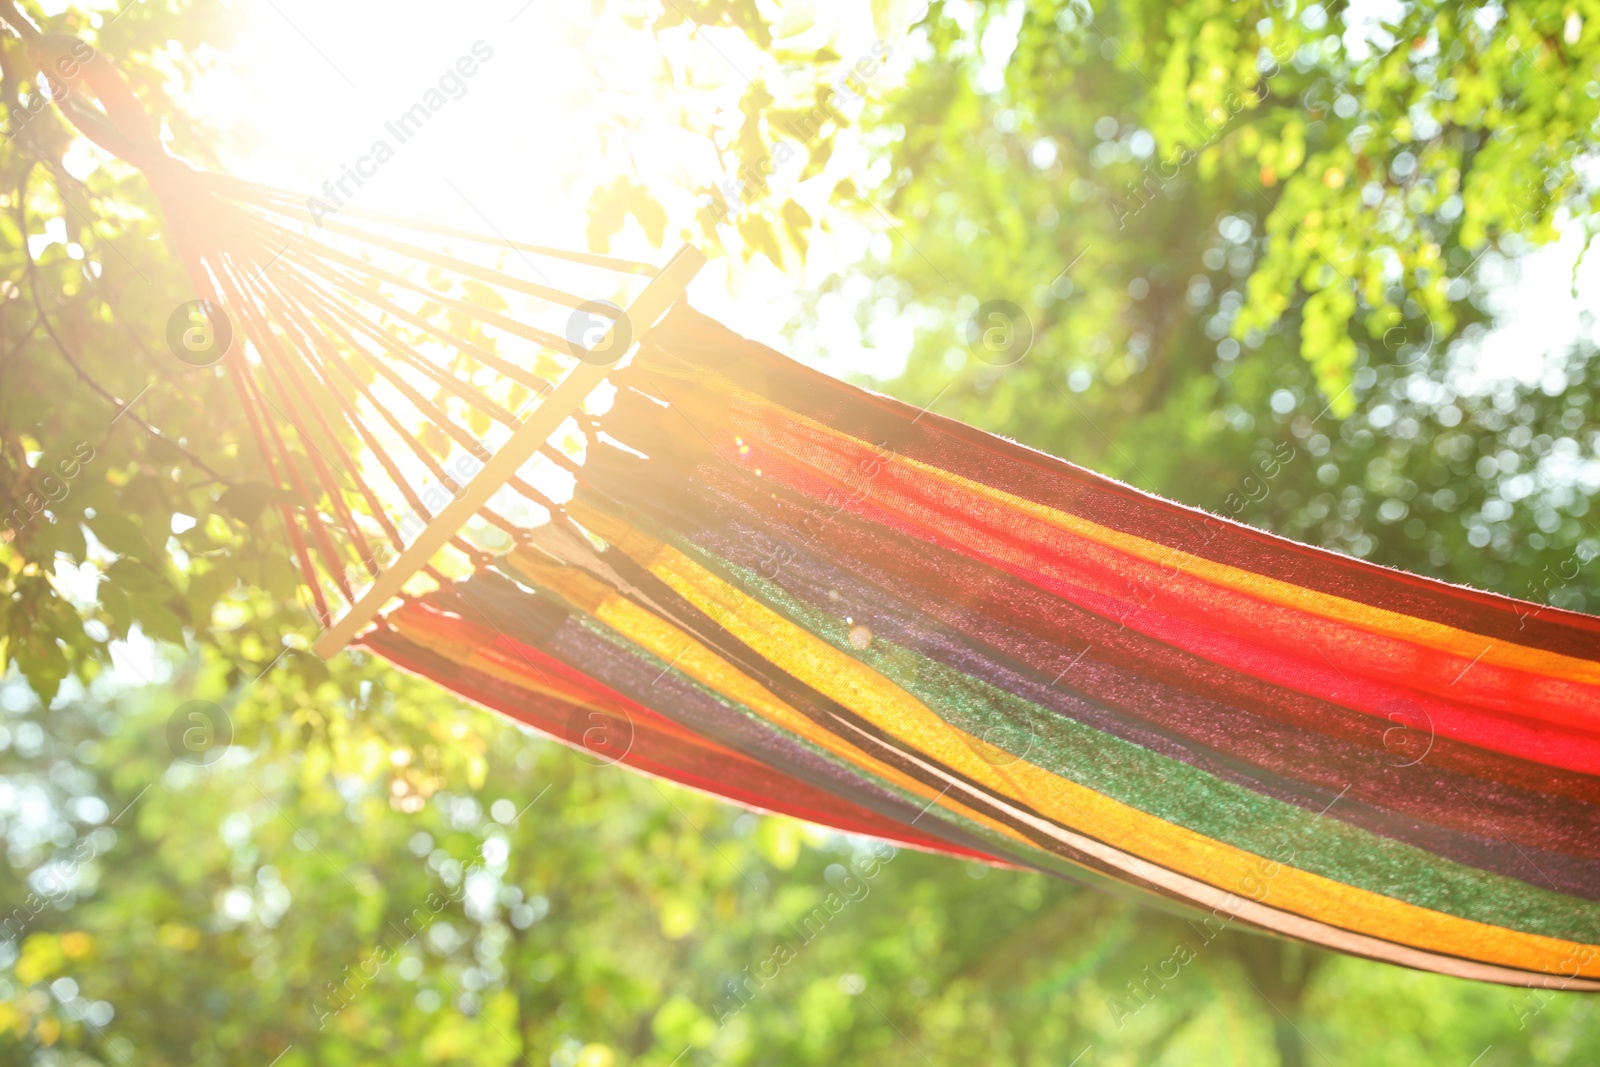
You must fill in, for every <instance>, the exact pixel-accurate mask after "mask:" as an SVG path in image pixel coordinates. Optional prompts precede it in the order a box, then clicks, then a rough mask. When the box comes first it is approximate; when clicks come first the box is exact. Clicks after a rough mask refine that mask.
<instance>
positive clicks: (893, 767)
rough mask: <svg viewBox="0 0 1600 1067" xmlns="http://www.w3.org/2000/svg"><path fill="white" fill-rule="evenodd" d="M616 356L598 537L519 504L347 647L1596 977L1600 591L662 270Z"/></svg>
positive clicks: (1072, 850)
mask: <svg viewBox="0 0 1600 1067" xmlns="http://www.w3.org/2000/svg"><path fill="white" fill-rule="evenodd" d="M613 380H614V381H615V382H616V384H617V385H618V386H619V387H620V392H619V394H618V397H617V400H616V405H615V407H614V409H613V410H612V411H611V412H610V413H609V414H608V415H607V416H605V417H604V418H603V419H602V420H601V426H600V429H601V430H602V431H603V432H602V433H599V434H597V435H596V437H595V438H594V439H593V442H592V444H591V447H590V450H589V453H588V455H587V457H586V460H585V462H584V464H583V473H582V475H581V477H580V478H579V486H578V489H577V493H576V496H575V498H574V499H573V501H572V502H571V503H570V504H569V505H568V506H567V512H568V514H569V515H570V516H571V517H572V519H573V520H574V521H575V522H576V523H577V524H578V525H580V526H581V527H582V528H583V530H585V531H587V532H588V533H590V534H591V535H593V536H594V537H595V538H596V539H598V540H600V541H603V543H604V545H605V547H604V548H603V549H596V548H595V547H593V545H592V544H591V542H590V541H589V540H586V539H584V538H582V537H579V536H576V535H573V534H571V533H568V532H566V531H565V529H564V528H563V527H561V526H559V525H553V526H549V527H545V528H542V529H539V530H534V531H531V533H532V536H531V538H530V540H529V542H528V543H527V544H526V545H525V546H523V547H521V548H519V549H518V550H517V551H514V552H512V553H510V554H508V555H506V556H504V557H502V558H500V559H499V560H497V561H496V563H495V565H494V567H493V568H492V569H491V570H489V571H487V572H485V573H482V574H479V575H477V576H475V577H473V578H472V579H470V580H469V581H467V582H465V583H461V586H460V588H459V589H452V590H447V591H441V592H439V593H436V594H434V595H431V596H427V597H424V598H422V599H420V600H417V601H415V602H412V603H408V604H406V605H405V606H404V607H403V608H401V609H400V610H398V611H396V612H393V613H392V614H390V615H389V616H388V618H387V624H386V625H385V626H383V627H381V628H379V629H377V630H376V631H374V632H373V633H371V634H369V635H367V636H366V637H365V638H364V643H365V644H366V645H367V646H368V647H370V648H372V649H374V650H375V651H377V652H379V653H381V654H382V655H384V656H385V657H387V658H388V659H390V660H392V661H393V662H395V663H397V664H399V665H401V666H403V667H406V668H408V669H410V670H413V671H416V672H417V673H419V674H423V675H425V676H427V677H429V678H433V679H435V680H437V681H438V682H440V683H441V684H443V685H445V686H448V687H449V688H451V689H454V690H456V691H457V692H460V693H462V694H464V695H466V696H468V697H470V698H472V699H474V700H476V701H478V702H480V703H482V704H485V705H487V706H489V707H491V708H495V709H497V710H499V711H502V712H505V713H506V714H509V715H511V716H513V717H515V718H517V719H519V720H521V721H523V722H526V723H529V724H530V725H533V726H535V727H537V728H539V729H542V730H544V731H545V732H547V733H550V734H552V735H554V736H556V737H559V738H561V739H563V740H565V741H568V742H569V743H572V744H575V745H577V746H579V747H584V748H587V749H588V750H589V751H591V752H593V753H595V754H596V755H598V756H603V757H604V758H607V759H610V760H620V761H621V762H623V763H626V764H628V765H630V766H634V767H637V768H639V769H641V770H647V771H649V772H651V773H654V774H658V775H661V776H663V777H666V778H671V779H673V780H676V781H680V782H684V783H686V784H689V785H693V786H696V787H698V788H701V789H705V790H708V791H710V792H713V793H716V794H719V795H721V796H725V797H727V798H729V799H731V800H734V801H737V802H739V803H743V804H749V805H754V806H756V807H759V808H764V809H767V810H771V811H780V812H787V813H790V814H795V815H799V816H801V817H803V818H807V819H812V820H814V821H818V822H822V823H825V824H829V825H833V826H839V827H841V828H847V829H852V830H859V831H862V832H866V833H873V834H878V835H880V836H883V837H887V838H891V839H896V840H900V841H905V842H908V843H912V844H915V845H918V846H920V847H925V848H926V847H934V848H938V849H942V850H945V851H951V852H958V853H962V854H969V855H970V854H973V853H977V854H981V855H985V856H988V857H992V858H994V859H998V860H1000V861H1003V862H1006V863H1013V864H1019V865H1027V866H1031V867H1037V868H1042V869H1045V870H1050V871H1057V872H1060V873H1064V874H1070V875H1075V876H1080V877H1081V876H1083V874H1084V872H1085V871H1087V872H1093V874H1095V875H1099V876H1103V878H1104V879H1106V880H1108V881H1115V882H1121V883H1127V884H1132V885H1135V886H1139V887H1141V888H1143V889H1145V890H1148V891H1150V892H1153V893H1155V894H1159V895H1160V896H1163V897H1167V898H1170V899H1172V900H1176V901H1181V902H1184V903H1186V904H1190V905H1193V906H1195V907H1197V908H1200V909H1202V910H1203V911H1204V912H1206V913H1208V916H1207V918H1206V919H1205V920H1204V922H1205V924H1206V926H1207V927H1208V928H1211V927H1215V926H1216V925H1218V924H1220V923H1226V922H1229V921H1231V920H1233V919H1237V920H1239V921H1241V922H1244V923H1247V924H1249V925H1252V926H1256V927H1259V928H1261V929H1265V930H1270V931H1274V932H1276V933H1279V934H1283V935H1287V936H1291V937H1296V938H1300V939H1302V940H1305V941H1309V942H1312V943H1315V944H1319V945H1324V946H1327V947H1330V948H1335V949H1339V950H1341V951H1345V952H1350V953H1354V954H1357V955H1362V956H1368V957H1372V958H1374V959H1381V960H1388V961H1391V962H1395V963H1403V964H1408V965H1411V966H1414V967H1422V968H1427V969H1430V970H1437V971H1442V972H1445V973H1449V974H1455V975H1461V976H1464V977H1472V978H1480V979H1489V980H1494V981H1502V982H1514V983H1528V982H1530V981H1535V980H1536V981H1548V982H1551V983H1552V984H1557V985H1563V986H1565V987H1566V988H1584V989H1593V988H1596V987H1597V986H1600V982H1596V981H1594V979H1600V949H1597V948H1596V946H1597V945H1600V835H1596V833H1595V830H1596V828H1597V825H1600V824H1597V822H1596V813H1597V811H1600V808H1597V806H1596V805H1597V804H1600V779H1597V778H1596V777H1595V774H1596V772H1597V770H1600V733H1597V731H1596V727H1597V726H1600V620H1597V619H1594V618H1591V617H1589V616H1585V615H1578V614H1574V613H1570V612H1563V611H1558V610H1555V609H1551V608H1541V607H1535V606H1533V605H1528V604H1523V603H1520V602H1518V601H1514V600H1510V599H1507V598H1503V597H1498V596H1493V595H1490V594H1486V593H1480V592H1476V591H1473V590H1468V589H1462V588H1458V587H1454V586H1449V585H1445V584H1443V583H1440V582H1436V581H1431V580H1428V579H1424V578H1418V577H1414V576H1411V575H1407V574H1402V573H1399V572H1395V571H1391V570H1385V569H1383V568H1380V567H1376V566H1372V565H1370V564H1367V563H1363V562H1361V561H1360V560H1356V559H1351V558H1349V557H1345V556H1340V555H1337V554H1334V553H1331V552H1327V551H1324V550H1321V549H1316V548H1310V547H1307V546H1303V545H1298V544H1294V543H1292V542H1289V541H1286V540H1283V539H1282V538H1278V537H1273V536H1271V535H1269V534H1265V533H1261V532H1259V531H1256V530H1253V529H1250V528H1248V527H1245V526H1240V525H1237V524H1235V523H1231V522H1227V521H1225V520H1222V519H1218V518H1215V517H1213V516H1210V515H1207V514H1205V513H1203V512H1198V511H1194V510H1191V509H1188V508H1184V507H1181V506H1179V505H1176V504H1173V503H1170V502H1168V501H1165V500H1161V499H1159V498H1156V497H1152V496H1149V495H1147V494H1144V493H1141V492H1138V491H1136V490H1133V489H1131V488H1129V487H1127V486H1124V485H1120V484H1118V483H1116V482H1113V481H1110V480H1108V479H1105V478H1101V477H1099V476H1097V475H1094V474H1092V473H1090V472H1087V471H1084V470H1082V469H1080V468H1076V467H1073V466H1071V465H1070V464H1067V463H1063V462H1061V461H1059V460H1055V459H1052V458H1051V457H1049V456H1046V455H1043V454H1040V453H1037V452H1033V451H1030V450H1028V449H1025V448H1022V447H1021V446H1018V445H1016V444H1013V443H1011V442H1008V441H1005V440H1002V439H1000V438H996V437H992V436H990V435H988V434H984V433H981V432H979V431H977V430H974V429H971V428H970V427H966V426H963V425H961V424H959V423H956V422H952V421H950V420H947V419H943V418H941V417H939V416H937V415H934V414H931V413H924V412H919V411H918V410H917V409H915V408H911V407H908V406H906V405H903V404H900V403H898V402H896V401H894V400H890V399H888V398H885V397H880V396H876V395H873V394H870V393H867V392H865V391H863V390H860V389H857V388H854V387H852V386H849V385H846V384H843V383H840V382H838V381H834V380H832V379H830V378H827V377H825V376H822V375H820V374H816V373H814V372H811V371H809V370H807V369H805V368H803V367H801V366H799V365H798V364H795V363H793V362H791V361H789V360H787V359H785V358H783V357H782V356H780V355H778V354H777V353H775V352H773V351H771V350H770V349H767V348H764V347H762V346H760V345H757V344H754V343H752V342H749V341H746V340H743V339H741V338H739V337H737V336H735V335H733V334H731V333H730V332H728V331H727V330H726V329H724V328H722V327H721V326H719V325H718V324H717V323H715V322H713V321H711V320H709V319H706V318H704V317H702V316H700V315H697V314H695V313H694V312H692V311H690V310H688V309H686V308H683V307H681V306H680V307H679V308H677V309H675V310H674V311H673V312H672V313H671V314H670V315H669V316H668V318H667V319H666V321H665V322H663V323H662V324H661V325H659V326H657V327H656V328H655V329H654V330H653V331H652V332H651V333H650V335H649V337H648V338H647V340H646V343H645V344H644V345H643V346H642V350H641V352H640V354H639V356H638V358H637V359H636V360H635V361H634V362H633V363H632V364H631V365H630V366H628V367H627V368H626V369H624V370H623V371H620V372H617V373H615V374H614V375H613ZM464 599H465V601H470V606H468V604H467V603H465V602H464ZM574 709H577V710H576V711H575V710H574ZM834 798H843V799H844V800H845V801H847V803H844V804H841V803H840V802H839V801H838V800H835V799H834ZM930 839H931V840H930Z"/></svg>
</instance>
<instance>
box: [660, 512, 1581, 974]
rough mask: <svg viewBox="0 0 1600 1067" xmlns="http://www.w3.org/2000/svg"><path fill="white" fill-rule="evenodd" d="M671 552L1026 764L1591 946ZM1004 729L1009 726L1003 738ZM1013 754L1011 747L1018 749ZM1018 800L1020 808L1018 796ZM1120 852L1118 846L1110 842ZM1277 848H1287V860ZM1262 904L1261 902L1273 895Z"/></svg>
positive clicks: (1354, 881)
mask: <svg viewBox="0 0 1600 1067" xmlns="http://www.w3.org/2000/svg"><path fill="white" fill-rule="evenodd" d="M669 536H670V537H671V540H672V542H673V544H674V545H675V546H676V547H678V548H679V549H680V550H682V551H684V552H686V553H688V554H690V555H691V556H692V557H693V558H694V559H695V560H696V561H697V562H699V563H700V564H701V565H702V566H704V567H706V568H707V569H708V570H711V571H713V572H714V573H717V574H719V575H720V576H721V577H723V578H724V579H725V580H727V581H728V582H730V583H731V584H733V585H735V586H736V587H737V588H740V589H742V590H744V591H745V592H746V593H747V594H748V595H750V596H752V597H754V598H755V599H757V600H758V601H760V602H761V603H763V604H765V605H766V606H767V607H769V608H770V609H772V610H773V611H775V612H777V613H778V614H780V615H782V616H784V617H785V618H787V619H788V620H789V621H790V622H791V623H793V624H794V625H796V626H798V627H799V628H800V629H802V630H805V631H807V632H808V633H811V634H813V635H815V636H816V637H818V638H820V639H821V640H823V641H826V642H827V643H828V644H830V645H832V646H833V647H834V648H836V649H838V650H839V651H840V652H842V653H844V654H846V655H848V656H851V657H852V658H854V659H856V660H858V661H860V662H861V663H864V664H866V665H867V666H869V667H871V668H872V669H873V670H875V671H877V672H878V673H879V674H882V675H883V676H884V677H886V678H888V679H890V680H891V681H893V682H894V683H895V684H896V685H898V686H900V687H901V688H902V689H904V690H906V691H907V692H908V693H911V694H912V695H913V696H915V697H917V699H919V700H921V701H922V702H923V703H924V704H926V705H927V706H928V707H929V708H931V709H932V710H934V711H935V712H936V713H938V714H939V715H940V716H941V717H942V718H944V719H945V721H946V722H949V723H951V724H952V725H954V726H956V727H958V728H960V729H962V730H964V731H966V732H967V733H969V734H973V735H974V736H978V737H984V736H985V732H986V731H989V730H991V729H992V728H996V727H998V728H999V729H998V730H996V731H995V732H994V733H991V734H990V735H989V736H988V738H987V739H988V740H990V741H992V742H994V743H996V744H997V746H999V747H1004V741H1005V731H1006V729H1008V728H1009V730H1010V731H1011V734H1012V736H1015V735H1016V731H1017V728H1018V727H1021V729H1022V731H1023V736H1027V735H1030V734H1031V735H1032V736H1033V737H1035V738H1037V739H1038V740H1037V742H1036V743H1035V744H1034V746H1033V749H1032V751H1028V752H1026V755H1027V758H1028V762H1030V763H1033V764H1035V765H1036V766H1039V767H1041V768H1043V769H1045V770H1048V771H1050V772H1052V773H1054V774H1057V775H1060V776H1061V777H1063V778H1066V779H1069V780H1071V781H1073V782H1076V783H1078V784H1080V785H1083V786H1086V787H1088V788H1090V789H1093V790H1094V791H1095V792H1097V793H1100V794H1102V795H1104V796H1107V797H1110V798H1112V799H1114V800H1117V801H1120V802H1121V803H1124V804H1127V805H1129V806H1130V807H1134V808H1137V809H1139V810H1140V811H1144V812H1147V813H1149V814H1151V815H1155V816H1157V817H1158V818H1161V819H1164V820H1166V821H1168V822H1171V823H1174V824H1176V825H1178V826H1182V827H1184V828H1186V829H1189V830H1192V831H1194V832H1196V833H1199V834H1203V835H1205V836H1206V837H1209V838H1212V839H1214V840H1217V841H1221V842H1225V843H1227V844H1229V845H1232V846H1234V847H1236V848H1239V849H1243V850H1245V851H1247V852H1251V853H1254V854H1255V855H1258V856H1262V857H1264V858H1268V859H1273V860H1282V859H1284V858H1287V857H1288V856H1290V855H1292V856H1293V858H1294V863H1293V866H1295V867H1297V868H1299V869H1301V870H1304V871H1308V872H1311V873H1314V874H1319V875H1322V876H1323V877H1326V878H1330V879H1333V880H1335V881H1338V882H1342V883H1344V884H1346V885H1350V886H1355V887H1358V888H1361V889H1365V890H1368V891H1370V892H1374V893H1380V894H1383V895H1385V896H1389V897H1392V898H1394V899H1396V900H1403V901H1405V902H1407V903H1410V904H1415V905H1418V906H1419V907H1424V908H1430V909H1432V910H1434V911H1439V912H1443V913H1445V914H1447V915H1455V916H1458V917H1460V918H1463V919H1470V920H1473V921H1476V922H1481V923H1485V924H1488V925H1493V926H1501V927H1505V928H1507V929H1512V930H1520V931H1523V932H1527V933H1536V934H1543V935H1545V936H1548V937H1558V938H1563V939H1567V940H1572V941H1579V942H1589V941H1593V940H1595V935H1596V931H1597V930H1600V904H1597V903H1596V902H1594V901H1588V900H1583V899H1581V898H1578V897H1573V896H1569V895H1567V894H1564V893H1558V892H1553V891H1551V890H1548V889H1543V888H1540V887H1538V886H1534V885H1530V884H1528V883H1526V882H1522V881H1519V880H1517V879H1514V878H1508V877H1506V876H1504V875H1500V874H1496V873H1493V872H1490V871H1484V870H1480V869H1478V868H1475V867H1470V866H1467V865H1466V864H1462V863H1458V862H1456V861H1454V860H1450V859H1446V858H1445V857H1442V856H1439V855H1437V854H1435V853H1432V852H1429V851H1427V850H1426V849H1422V848H1418V847H1417V846H1414V845H1410V844H1407V843H1405V842H1401V841H1395V840H1393V839H1391V838H1387V837H1383V836H1381V835H1379V834H1374V833H1372V832H1370V831H1368V830H1364V829H1362V828H1360V827H1357V826H1352V825H1350V824H1349V823H1345V822H1342V821H1340V820H1339V819H1336V818H1323V817H1321V816H1319V815H1317V814H1316V813H1313V812H1309V811H1306V810H1305V809H1303V808H1300V807H1297V806H1295V805H1293V804H1289V803H1286V802H1284V801H1281V800H1277V799H1275V798H1273V797H1268V796H1264V795H1262V794H1259V793H1256V792H1253V791H1252V790H1250V789H1248V788H1246V787H1244V786H1242V785H1238V784H1236V783H1233V782H1228V781H1225V780H1223V779H1221V778H1218V777H1217V776H1216V775H1214V774H1211V773H1210V772H1208V771H1203V770H1200V769H1199V768H1196V767H1192V766H1190V765H1188V764H1186V763H1183V762H1182V761H1179V760H1174V759H1170V758H1168V757H1166V756H1163V755H1161V754H1160V753H1157V752H1152V751H1150V750H1149V749H1145V748H1142V747H1140V746H1139V745H1136V744H1134V743H1132V742H1130V741H1126V740H1124V739H1122V738H1119V737H1116V736H1114V735H1111V734H1108V733H1105V732H1104V731H1101V730H1097V729H1095V728H1093V727H1091V726H1088V725H1085V724H1083V723H1080V722H1077V721H1075V720H1073V719H1071V718H1068V717H1066V716H1064V715H1061V714H1059V713H1057V712H1055V711H1052V710H1050V709H1048V708H1044V707H1040V706H1039V705H1037V704H1034V703H1032V702H1031V701H1028V700H1025V699H1023V698H1021V697H1018V696H1016V695H1015V694H1012V693H1008V692H1006V691H1005V690H1003V689H999V688H997V687H995V686H992V685H990V684H988V683H987V682H984V681H982V680H980V679H977V678H973V677H971V676H970V675H967V674H965V673H963V672H961V671H959V670H956V669H953V668H951V667H947V666H945V665H944V664H942V663H939V662H937V661H935V660H931V659H929V658H927V657H926V656H923V655H922V654H921V653H918V652H916V651H913V650H911V649H908V648H904V647H902V646H899V645H895V644H894V643H892V642H890V641H887V640H885V639H883V638H881V637H875V638H873V640H872V642H871V645H870V646H869V647H868V648H867V649H865V650H858V649H856V648H854V647H853V646H851V644H850V641H849V629H850V628H849V626H848V625H847V624H846V623H845V622H844V620H843V619H840V618H839V617H837V616H835V615H833V614H831V613H829V612H826V611H824V610H821V609H818V608H814V607H812V606H811V605H809V604H807V603H804V602H802V601H800V600H799V599H797V598H795V597H793V596H791V595H790V594H789V593H788V592H787V591H786V590H784V589H782V588H781V587H780V586H778V585H776V584H774V583H772V582H769V581H767V580H766V579H763V578H762V577H760V576H759V575H758V574H755V573H753V572H751V571H747V570H745V569H744V568H742V567H740V566H738V565H736V564H733V563H731V562H729V561H727V560H723V559H721V558H720V557H718V556H715V555H714V554H712V553H709V552H707V551H706V550H704V549H702V548H701V547H700V546H698V545H696V544H694V543H693V542H691V541H689V540H687V539H686V538H684V537H681V536H679V535H677V534H676V533H672V534H670V535H669ZM1008 724H1009V727H1008ZM1018 748H1020V746H1018ZM1015 799H1017V800H1019V801H1022V802H1024V803H1026V797H1016V798H1015ZM1111 844H1114V845H1117V846H1118V847H1131V846H1130V845H1128V844H1126V843H1118V842H1111ZM1286 849H1292V850H1293V851H1292V853H1291V852H1286V851H1285V850H1286ZM1268 894H1269V895H1268V897H1267V899H1266V901H1265V902H1267V903H1270V902H1271V901H1270V884H1269V885H1268Z"/></svg>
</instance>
